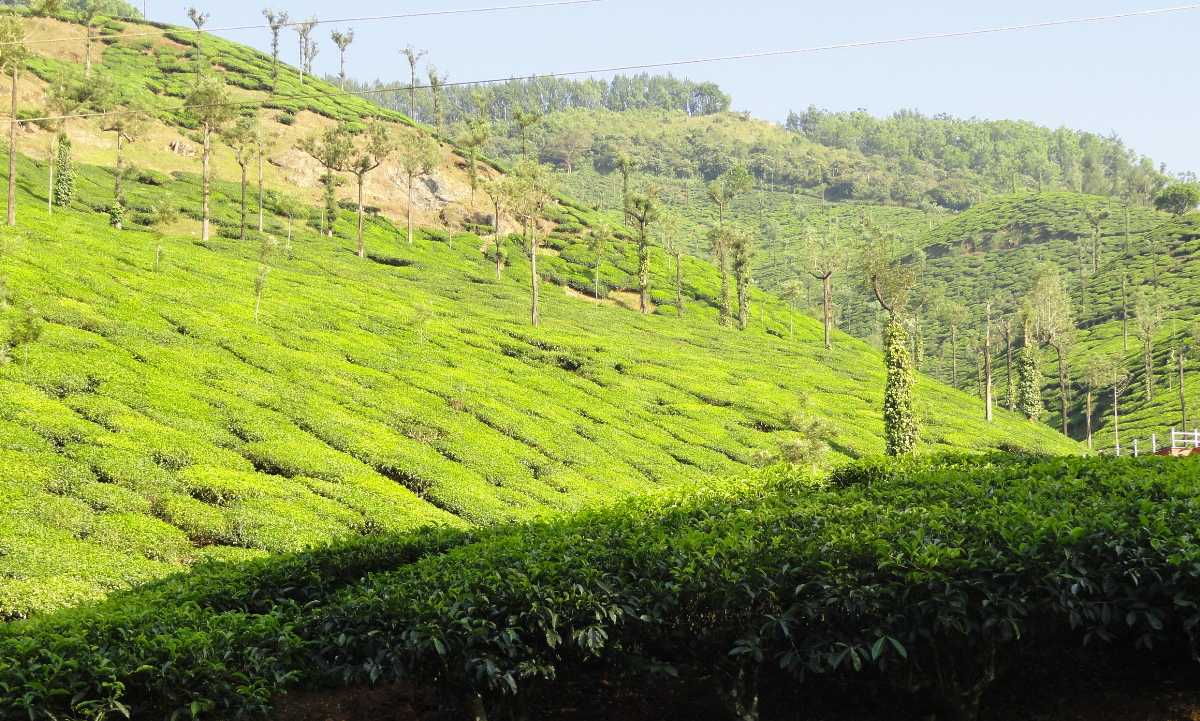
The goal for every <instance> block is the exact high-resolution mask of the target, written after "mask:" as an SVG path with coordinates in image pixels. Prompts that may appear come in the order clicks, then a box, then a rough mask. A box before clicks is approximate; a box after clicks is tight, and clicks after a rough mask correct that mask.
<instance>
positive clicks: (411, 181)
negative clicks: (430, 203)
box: [408, 175, 413, 245]
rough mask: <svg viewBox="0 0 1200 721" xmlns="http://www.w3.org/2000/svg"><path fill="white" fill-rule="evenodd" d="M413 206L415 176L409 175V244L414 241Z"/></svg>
mask: <svg viewBox="0 0 1200 721" xmlns="http://www.w3.org/2000/svg"><path fill="white" fill-rule="evenodd" d="M412 206H413V176H411V175H409V176H408V244H409V245H412V242H413V228H412Z"/></svg>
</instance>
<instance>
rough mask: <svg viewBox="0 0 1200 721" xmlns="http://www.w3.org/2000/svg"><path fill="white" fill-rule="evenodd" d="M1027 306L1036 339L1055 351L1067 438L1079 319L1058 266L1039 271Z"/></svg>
mask: <svg viewBox="0 0 1200 721" xmlns="http://www.w3.org/2000/svg"><path fill="white" fill-rule="evenodd" d="M1026 302H1027V304H1028V311H1027V313H1028V316H1029V321H1030V324H1031V328H1032V330H1033V334H1034V337H1035V338H1036V339H1037V341H1038V342H1039V343H1041V344H1043V345H1047V346H1049V347H1050V348H1052V349H1054V352H1055V355H1056V356H1057V359H1058V401H1059V413H1060V415H1061V417H1062V432H1063V435H1067V430H1068V424H1069V422H1070V415H1069V413H1068V410H1067V407H1068V405H1069V403H1070V384H1071V377H1070V369H1069V368H1068V365H1067V361H1068V353H1069V350H1070V347H1071V344H1072V343H1073V342H1074V339H1075V317H1074V312H1073V311H1072V308H1071V297H1070V295H1069V294H1068V293H1067V288H1066V284H1065V283H1064V282H1063V279H1062V274H1061V273H1059V270H1058V267H1057V266H1054V265H1052V264H1049V263H1047V264H1045V265H1043V266H1042V267H1041V268H1039V269H1038V271H1037V274H1036V275H1035V276H1034V279H1033V286H1032V287H1031V288H1030V290H1029V295H1028V298H1027V301H1026Z"/></svg>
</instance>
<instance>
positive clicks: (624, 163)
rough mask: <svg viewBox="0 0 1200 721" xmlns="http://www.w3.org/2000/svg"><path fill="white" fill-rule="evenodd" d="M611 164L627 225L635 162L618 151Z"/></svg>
mask: <svg viewBox="0 0 1200 721" xmlns="http://www.w3.org/2000/svg"><path fill="white" fill-rule="evenodd" d="M522 142H524V141H522ZM613 164H614V165H615V166H616V168H617V172H619V173H620V174H621V212H622V213H623V214H624V217H625V223H626V224H628V223H629V222H630V219H629V182H630V180H631V179H632V178H633V174H634V172H635V171H636V170H637V161H636V160H635V159H634V157H633V154H632V153H630V152H629V151H627V150H618V151H617V154H616V157H614V158H613Z"/></svg>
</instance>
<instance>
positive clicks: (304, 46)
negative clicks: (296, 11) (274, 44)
mask: <svg viewBox="0 0 1200 721" xmlns="http://www.w3.org/2000/svg"><path fill="white" fill-rule="evenodd" d="M319 22H320V21H319V20H317V17H316V16H315V15H314V16H313V17H310V18H309V19H308V20H301V21H300V22H297V23H296V24H294V25H293V26H292V28H293V29H294V30H295V31H296V36H297V38H298V39H299V40H300V84H301V85H303V84H304V75H305V74H306V73H308V72H309V71H310V70H311V69H312V61H313V58H315V57H316V56H317V43H316V41H315V40H314V39H313V37H312V31H313V29H315V28H316V27H317V24H318V23H319Z"/></svg>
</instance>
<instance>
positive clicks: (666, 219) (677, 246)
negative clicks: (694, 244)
mask: <svg viewBox="0 0 1200 721" xmlns="http://www.w3.org/2000/svg"><path fill="white" fill-rule="evenodd" d="M658 227H659V233H660V234H661V235H662V247H663V250H665V251H667V255H669V256H671V258H672V259H673V260H674V261H675V312H676V313H677V314H678V315H680V316H682V315H683V310H684V308H683V253H684V247H683V239H682V238H680V237H679V236H680V229H681V223H680V219H679V216H678V215H677V214H675V213H673V212H671V211H669V210H663V212H662V214H661V217H660V219H659V223H658Z"/></svg>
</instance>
